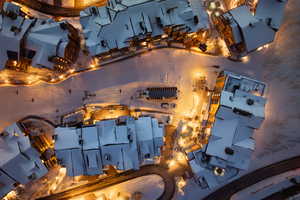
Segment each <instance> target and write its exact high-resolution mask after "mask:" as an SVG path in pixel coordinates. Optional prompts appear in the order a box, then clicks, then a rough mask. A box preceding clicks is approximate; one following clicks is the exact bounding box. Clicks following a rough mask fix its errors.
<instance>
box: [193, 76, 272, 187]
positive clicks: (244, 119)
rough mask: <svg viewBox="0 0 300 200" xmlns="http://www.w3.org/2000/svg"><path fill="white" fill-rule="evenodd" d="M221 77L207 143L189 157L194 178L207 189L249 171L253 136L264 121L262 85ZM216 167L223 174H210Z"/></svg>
mask: <svg viewBox="0 0 300 200" xmlns="http://www.w3.org/2000/svg"><path fill="white" fill-rule="evenodd" d="M221 76H225V84H224V87H223V90H222V91H221V93H220V104H219V108H218V110H217V112H216V114H215V121H214V123H213V125H212V128H211V132H210V133H211V136H210V138H209V141H208V144H207V145H205V147H204V148H203V149H201V150H198V151H195V152H192V153H191V154H190V157H192V158H193V159H191V161H190V165H191V167H192V170H193V173H194V175H195V176H196V177H198V178H202V179H203V180H202V181H203V182H205V183H207V184H208V186H209V187H215V186H217V184H220V183H221V182H223V181H224V180H225V179H229V178H232V174H235V175H237V173H238V171H239V170H246V169H248V167H249V164H250V160H251V153H252V152H253V151H254V148H255V141H254V139H253V138H252V136H253V133H254V130H255V129H257V128H259V127H260V125H261V123H262V121H263V120H264V108H265V103H266V99H265V98H264V97H263V95H264V91H265V87H266V86H265V84H264V83H262V82H260V81H257V80H253V79H251V78H248V77H245V76H239V75H236V74H233V73H230V72H224V73H223V74H221ZM217 93H218V91H217ZM249 99H251V100H249ZM205 157H209V158H210V159H208V160H207V159H205ZM193 160H196V161H193ZM197 165H199V166H197ZM215 168H220V170H224V175H216V174H215V173H213V172H212V170H214V169H215ZM204 171H205V172H206V173H205V174H203V173H204ZM207 171H209V173H207ZM228 173H229V174H231V175H228ZM224 177H225V178H224ZM226 177H227V178H226Z"/></svg>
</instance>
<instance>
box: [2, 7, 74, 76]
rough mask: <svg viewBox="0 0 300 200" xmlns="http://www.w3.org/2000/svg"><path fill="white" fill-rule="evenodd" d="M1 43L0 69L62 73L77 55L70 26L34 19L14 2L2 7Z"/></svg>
mask: <svg viewBox="0 0 300 200" xmlns="http://www.w3.org/2000/svg"><path fill="white" fill-rule="evenodd" d="M0 43H1V49H0V69H4V68H9V69H14V70H18V71H27V69H28V67H29V66H32V67H35V68H39V69H48V70H52V71H65V70H67V69H68V68H69V67H70V65H71V64H72V63H74V62H75V61H76V59H77V57H78V52H79V37H78V33H77V30H76V29H75V28H73V27H72V26H71V25H70V24H69V23H67V22H66V21H61V22H56V21H54V20H52V19H47V20H44V19H36V18H33V17H31V16H28V15H26V14H25V13H24V12H22V10H21V8H20V7H19V6H17V5H15V4H13V3H5V4H4V6H3V12H2V13H1V17H0Z"/></svg>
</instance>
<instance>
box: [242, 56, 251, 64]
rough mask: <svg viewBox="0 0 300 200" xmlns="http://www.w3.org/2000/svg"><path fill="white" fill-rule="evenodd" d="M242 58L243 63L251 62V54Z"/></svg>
mask: <svg viewBox="0 0 300 200" xmlns="http://www.w3.org/2000/svg"><path fill="white" fill-rule="evenodd" d="M241 60H242V62H243V63H247V62H249V60H250V58H249V56H244V57H242V58H241Z"/></svg>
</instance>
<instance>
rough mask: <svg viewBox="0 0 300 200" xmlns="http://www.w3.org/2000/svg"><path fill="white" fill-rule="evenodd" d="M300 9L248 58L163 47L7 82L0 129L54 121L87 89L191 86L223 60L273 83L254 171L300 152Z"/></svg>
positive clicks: (122, 97) (107, 92)
mask: <svg viewBox="0 0 300 200" xmlns="http://www.w3.org/2000/svg"><path fill="white" fill-rule="evenodd" d="M299 9H300V1H299V0H290V1H289V2H288V4H287V7H286V12H285V18H284V23H283V25H282V27H281V29H280V31H279V33H278V34H277V37H276V40H275V42H274V43H272V44H271V45H270V47H269V48H268V49H265V50H262V51H261V52H256V53H253V54H252V55H251V56H250V61H249V62H248V63H235V62H232V61H229V60H227V59H225V58H218V57H211V56H203V55H198V54H195V53H190V52H188V51H183V50H173V49H163V50H156V51H151V52H149V53H147V54H145V55H143V56H140V57H135V58H132V59H128V60H125V61H121V62H118V63H114V64H111V65H108V66H105V67H104V68H102V69H100V70H98V71H94V72H87V73H83V74H81V75H79V76H76V77H72V78H71V79H69V80H66V81H64V82H62V83H60V84H57V85H48V84H42V85H38V86H33V87H2V88H0V93H1V94H2V98H1V100H0V101H1V104H0V108H1V116H0V129H1V130H2V129H3V128H4V127H5V126H8V125H10V124H11V123H13V122H15V121H17V120H19V119H21V118H23V117H25V116H27V115H30V114H33V115H40V116H45V117H47V118H50V119H52V120H55V118H56V116H58V115H60V114H64V113H67V112H69V111H71V110H72V109H74V108H77V107H79V106H81V105H82V104H83V103H84V102H83V101H82V98H83V97H84V91H85V90H88V91H90V92H94V93H96V94H97V97H96V98H95V99H93V100H95V101H96V100H100V101H113V102H119V103H126V104H128V103H130V102H128V98H127V97H128V94H130V93H131V92H133V91H134V90H135V89H136V88H137V87H140V86H143V85H144V84H145V83H147V84H153V85H157V84H162V83H163V84H171V85H177V86H178V87H179V88H180V89H181V91H190V89H191V78H192V77H193V74H194V73H195V72H199V71H200V72H202V73H203V74H206V75H208V73H209V74H211V75H213V73H214V70H215V69H214V68H211V67H210V66H212V65H220V66H221V67H222V68H224V69H226V70H229V71H233V72H237V73H241V74H244V75H248V76H251V77H253V78H255V79H258V80H262V81H264V82H266V83H267V84H268V90H267V93H266V97H267V98H268V103H267V106H266V120H265V122H264V123H263V125H262V127H261V128H260V129H259V130H258V131H257V132H256V133H255V140H256V142H257V147H256V150H255V152H254V154H253V156H252V163H251V166H250V169H249V170H254V169H256V168H259V167H261V166H264V165H267V164H270V163H273V162H276V161H279V160H282V159H285V158H288V157H292V156H293V155H297V154H299V149H300V135H298V134H299V122H300V120H299V119H300V109H299V108H300V105H299V104H300V98H299V95H300V92H299V91H300V70H299V64H300V50H299V39H300V37H299V33H300V13H299ZM210 81H213V80H210ZM125 86H128V87H125ZM129 86H130V87H129ZM133 86H134V87H133ZM120 88H127V90H128V91H127V90H126V89H125V90H124V91H122V93H121V94H120V93H118V92H117V91H118V90H119V89H120ZM69 89H71V90H72V92H71V93H69ZM17 91H18V94H17ZM189 94H190V93H186V94H185V95H186V96H185V97H184V99H185V100H184V102H183V103H185V105H184V106H186V108H187V110H188V108H189V107H191V106H192V104H193V102H192V97H191V96H189ZM97 98H99V99H97ZM33 99H34V100H33ZM182 105H183V104H182ZM208 192H209V191H201V190H199V189H197V187H196V185H194V184H193V183H192V182H190V183H189V184H188V186H187V188H186V190H185V195H184V196H181V195H178V196H177V197H176V199H187V200H189V199H191V200H193V199H199V198H200V197H201V196H204V195H206V194H207V193H208Z"/></svg>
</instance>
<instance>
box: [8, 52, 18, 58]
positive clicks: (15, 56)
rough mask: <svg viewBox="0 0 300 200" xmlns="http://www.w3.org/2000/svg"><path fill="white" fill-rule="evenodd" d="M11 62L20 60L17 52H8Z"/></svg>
mask: <svg viewBox="0 0 300 200" xmlns="http://www.w3.org/2000/svg"><path fill="white" fill-rule="evenodd" d="M6 53H7V57H8V59H9V60H18V57H19V56H18V53H17V52H15V51H6Z"/></svg>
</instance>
